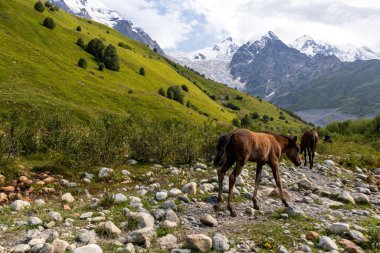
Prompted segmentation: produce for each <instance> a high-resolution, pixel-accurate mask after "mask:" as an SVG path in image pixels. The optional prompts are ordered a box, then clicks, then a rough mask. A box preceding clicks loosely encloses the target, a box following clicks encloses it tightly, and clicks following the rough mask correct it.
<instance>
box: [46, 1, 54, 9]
mask: <svg viewBox="0 0 380 253" xmlns="http://www.w3.org/2000/svg"><path fill="white" fill-rule="evenodd" d="M45 7H46V8H48V9H50V8H52V7H53V5H52V4H51V3H50V2H49V1H46V2H45Z"/></svg>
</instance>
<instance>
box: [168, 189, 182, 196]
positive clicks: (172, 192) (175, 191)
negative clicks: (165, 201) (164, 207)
mask: <svg viewBox="0 0 380 253" xmlns="http://www.w3.org/2000/svg"><path fill="white" fill-rule="evenodd" d="M181 194H182V191H181V190H180V189H177V188H172V189H170V191H169V196H171V197H176V196H178V195H181Z"/></svg>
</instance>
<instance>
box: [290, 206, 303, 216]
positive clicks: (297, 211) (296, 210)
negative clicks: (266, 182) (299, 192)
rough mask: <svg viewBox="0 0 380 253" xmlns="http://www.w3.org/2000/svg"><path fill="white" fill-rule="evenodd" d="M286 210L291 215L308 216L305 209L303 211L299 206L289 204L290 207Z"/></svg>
mask: <svg viewBox="0 0 380 253" xmlns="http://www.w3.org/2000/svg"><path fill="white" fill-rule="evenodd" d="M286 212H287V213H288V214H289V216H301V217H306V214H305V213H304V211H302V210H301V209H299V208H298V207H294V206H288V207H287V208H286Z"/></svg>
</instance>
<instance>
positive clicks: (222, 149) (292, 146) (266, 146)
mask: <svg viewBox="0 0 380 253" xmlns="http://www.w3.org/2000/svg"><path fill="white" fill-rule="evenodd" d="M217 151H218V153H217V155H216V157H215V159H214V165H215V166H219V168H218V181H219V195H218V203H217V204H216V205H215V206H214V208H215V210H219V207H220V203H221V202H222V200H223V199H222V190H223V180H224V176H225V174H226V172H227V171H228V170H229V169H230V167H231V166H232V165H233V164H234V163H236V165H235V168H234V169H233V171H232V173H231V175H230V176H229V189H228V210H229V211H230V214H231V216H233V217H234V216H236V212H235V211H234V208H233V206H232V195H233V189H234V187H235V180H236V178H237V177H238V176H239V175H240V173H241V171H242V169H243V166H244V164H245V163H246V162H247V161H250V162H256V163H257V168H256V179H255V189H254V192H253V197H252V201H253V206H254V208H255V209H256V210H258V209H259V205H258V202H257V190H258V187H259V184H260V182H261V170H262V167H263V165H264V164H268V165H269V166H270V167H271V169H272V173H273V177H274V179H275V181H276V185H277V187H278V189H279V193H280V197H281V200H282V202H283V203H284V205H285V206H289V205H288V203H287V201H286V199H285V197H284V193H283V191H282V187H281V181H280V174H279V170H278V167H279V161H280V158H281V155H282V154H284V153H285V154H286V156H287V157H288V158H289V159H290V160H291V161H292V162H293V163H294V165H296V166H299V165H301V159H300V157H299V151H300V149H299V146H298V145H297V136H295V137H288V136H284V135H279V134H274V133H268V132H260V133H255V132H251V131H249V130H247V129H239V130H236V131H234V132H232V133H228V134H224V135H222V136H220V137H219V141H218V147H217Z"/></svg>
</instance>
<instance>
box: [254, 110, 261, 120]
mask: <svg viewBox="0 0 380 253" xmlns="http://www.w3.org/2000/svg"><path fill="white" fill-rule="evenodd" d="M258 118H260V115H259V114H258V113H257V112H253V113H252V119H258Z"/></svg>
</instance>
